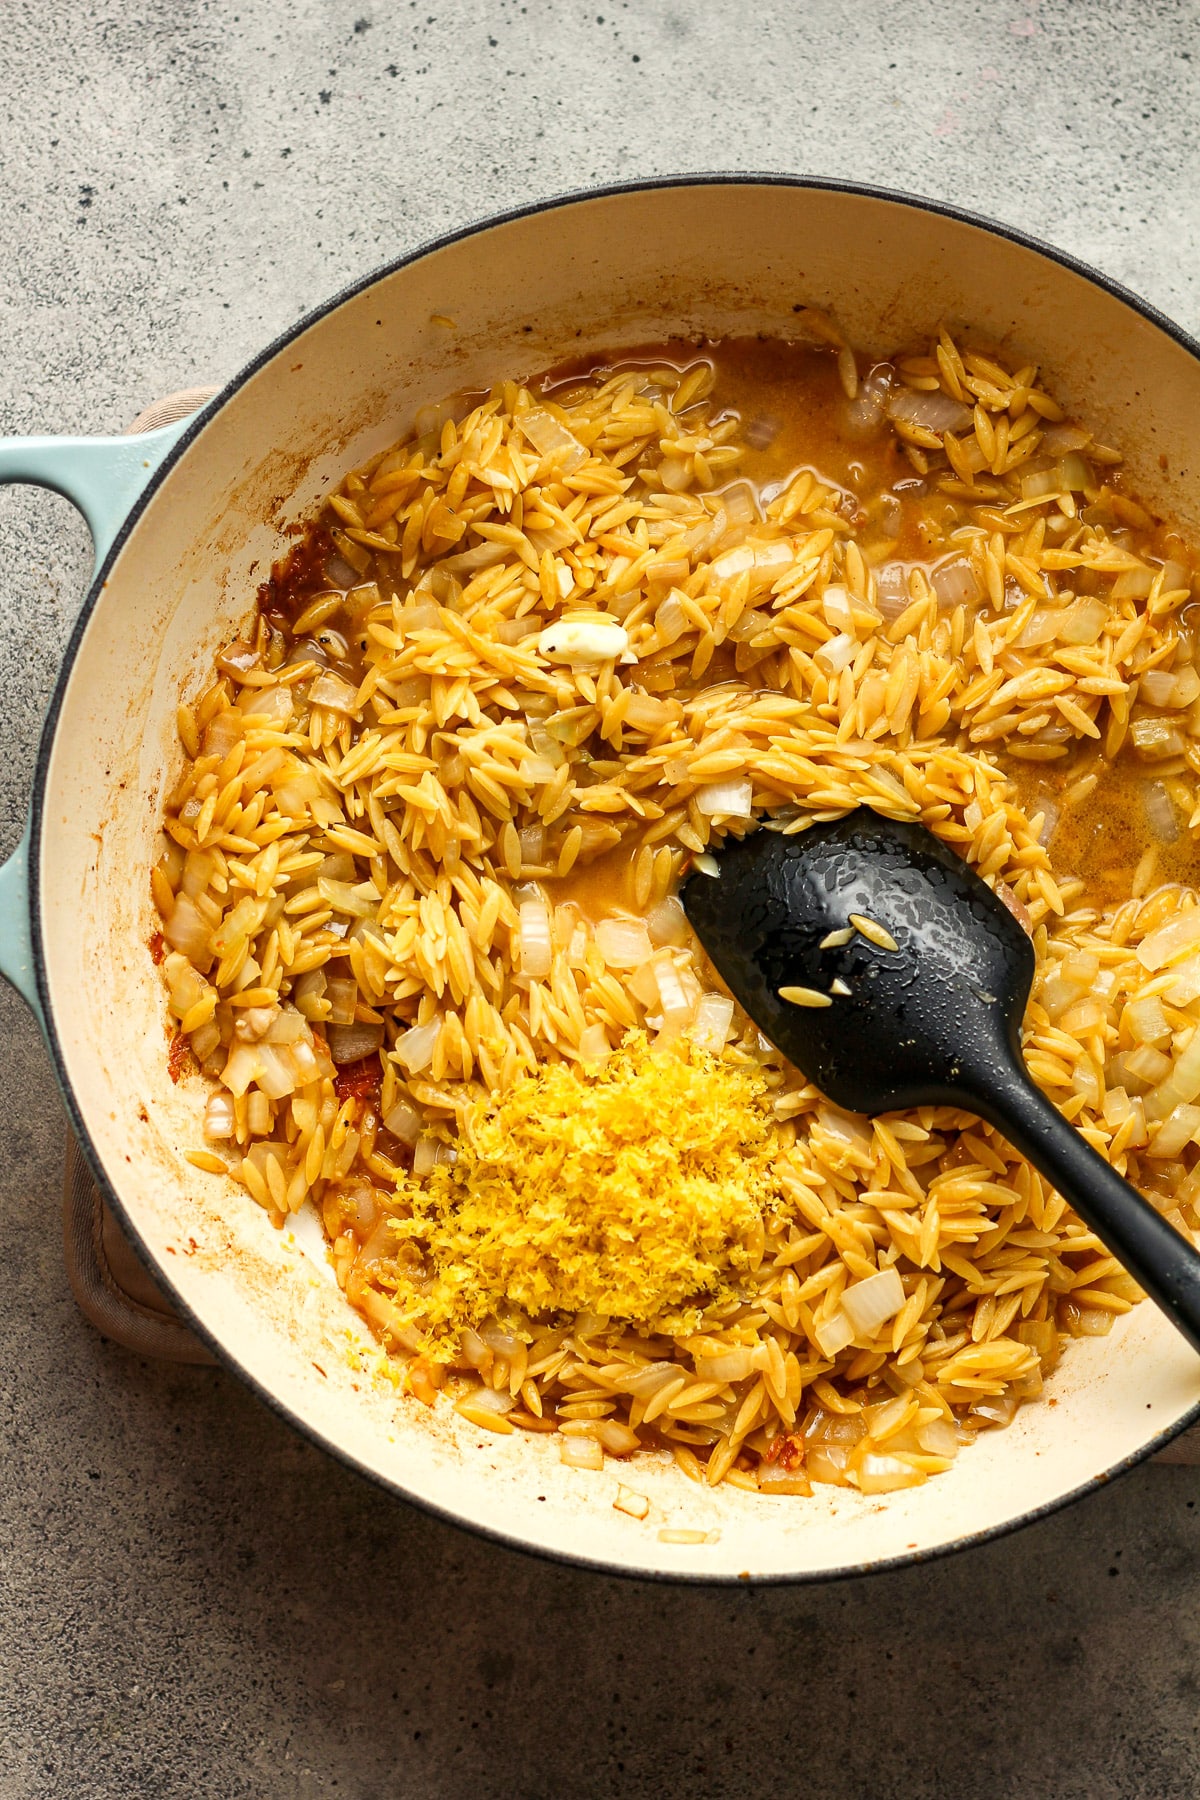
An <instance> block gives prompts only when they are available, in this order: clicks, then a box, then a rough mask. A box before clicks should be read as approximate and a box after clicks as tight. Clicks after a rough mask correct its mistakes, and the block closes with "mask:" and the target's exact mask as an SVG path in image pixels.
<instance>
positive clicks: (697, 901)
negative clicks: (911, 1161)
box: [680, 807, 1034, 1113]
mask: <svg viewBox="0 0 1200 1800" xmlns="http://www.w3.org/2000/svg"><path fill="white" fill-rule="evenodd" d="M716 861H717V864H718V867H719V870H720V873H719V875H717V876H716V877H713V876H711V875H705V874H702V873H700V872H698V871H697V872H694V873H693V874H692V875H690V876H689V877H688V879H687V881H686V882H685V883H684V886H683V888H682V890H681V893H680V898H681V900H682V902H683V907H684V911H685V912H686V913H687V916H688V920H689V922H690V923H691V926H692V929H693V930H694V931H695V933H696V936H697V937H698V938H699V939H700V942H701V944H702V945H703V946H704V949H705V950H706V951H707V953H708V956H709V958H710V959H711V961H712V963H713V964H714V966H715V967H716V969H717V971H718V973H719V974H720V975H721V977H722V979H723V980H724V981H725V983H726V985H727V986H728V988H729V991H730V993H732V994H733V995H734V997H735V998H736V999H737V1001H738V1002H739V1004H740V1005H741V1006H743V1007H744V1008H745V1010H746V1011H747V1012H748V1013H749V1015H750V1017H751V1018H752V1019H753V1020H754V1023H755V1024H756V1025H757V1026H758V1028H759V1030H760V1031H761V1032H762V1033H763V1034H764V1036H766V1037H768V1038H769V1039H770V1040H771V1042H772V1043H773V1044H774V1045H775V1046H776V1047H777V1048H778V1049H779V1050H781V1051H782V1052H783V1054H784V1055H785V1056H786V1057H787V1058H788V1059H789V1061H791V1062H793V1063H795V1064H796V1066H797V1067H798V1068H799V1069H801V1070H802V1071H803V1073H804V1074H805V1075H806V1076H807V1077H808V1079H809V1080H810V1081H812V1082H814V1083H815V1084H816V1086H817V1087H819V1088H820V1089H821V1090H822V1092H824V1093H825V1094H827V1095H828V1096H829V1098H830V1099H831V1100H833V1101H834V1102H835V1103H836V1104H837V1105H838V1106H843V1107H846V1108H847V1109H848V1110H850V1111H852V1112H863V1113H875V1112H887V1111H891V1110H892V1109H894V1108H898V1107H905V1106H916V1105H921V1104H926V1105H928V1104H942V1105H966V1104H969V1103H970V1102H971V1101H972V1100H975V1101H978V1100H979V1099H981V1098H985V1097H986V1094H987V1091H988V1088H989V1086H990V1085H991V1082H992V1080H993V1079H994V1078H995V1077H996V1076H998V1074H999V1072H1000V1070H1001V1069H1002V1068H1008V1069H1011V1067H1012V1059H1013V1057H1014V1055H1017V1056H1018V1057H1019V1050H1018V1042H1019V1036H1018V1034H1019V1031H1020V1024H1021V1018H1022V1015H1023V1013H1024V1010H1025V1003H1026V1001H1027V999H1028V997H1029V989H1030V985H1031V983H1032V980H1033V971H1034V955H1033V945H1032V943H1031V942H1030V940H1029V938H1028V936H1027V935H1026V933H1025V932H1024V930H1023V929H1022V928H1021V926H1020V924H1019V923H1018V921H1017V920H1016V918H1014V916H1013V914H1012V913H1011V912H1010V911H1009V909H1008V907H1006V906H1005V904H1004V902H1003V901H1002V900H1001V899H999V898H998V896H997V895H996V894H994V893H993V892H992V890H991V888H989V887H988V886H987V884H986V882H984V881H982V880H981V879H980V877H979V876H978V875H976V874H975V872H974V870H972V869H971V868H969V867H968V865H967V864H966V863H965V862H963V860H962V858H961V857H959V856H958V855H956V854H955V852H954V851H953V850H951V849H949V848H948V847H947V846H946V845H945V844H943V843H941V842H939V840H938V839H937V838H935V837H934V836H933V834H932V833H931V832H929V831H927V830H926V829H925V827H924V826H923V825H917V824H912V823H901V822H899V821H897V820H894V819H887V818H884V817H883V816H882V814H880V813H875V812H872V811H870V810H869V809H868V808H866V807H861V808H859V809H858V811H856V812H852V813H848V814H847V815H846V816H845V817H844V818H841V819H838V820H836V821H834V822H833V823H832V824H828V825H813V826H810V827H809V829H808V830H806V831H802V832H798V833H797V834H796V835H795V836H792V837H785V836H784V835H783V834H782V833H781V832H778V831H774V830H770V829H762V830H759V831H755V832H753V833H752V834H751V835H750V836H749V837H746V838H743V839H741V840H740V841H733V842H730V843H728V844H727V845H726V846H725V848H724V849H722V850H720V851H718V852H717V853H716ZM856 920H857V921H858V922H859V923H858V924H856V923H855V921H856ZM889 944H891V945H894V948H889V947H888V946H889ZM781 989H785V990H786V989H793V990H794V989H801V990H805V991H806V992H807V994H808V995H811V996H816V1001H815V1002H814V1003H810V1004H799V1003H797V999H795V998H793V999H790V1000H789V999H785V998H782V997H781V994H780V990H781ZM977 1110H982V1109H980V1108H977Z"/></svg>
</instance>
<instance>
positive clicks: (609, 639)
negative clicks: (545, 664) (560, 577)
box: [537, 616, 629, 663]
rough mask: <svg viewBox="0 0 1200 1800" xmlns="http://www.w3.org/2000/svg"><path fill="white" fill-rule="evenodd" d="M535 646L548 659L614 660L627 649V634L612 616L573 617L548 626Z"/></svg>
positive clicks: (561, 660)
mask: <svg viewBox="0 0 1200 1800" xmlns="http://www.w3.org/2000/svg"><path fill="white" fill-rule="evenodd" d="M537 647H538V653H539V655H541V656H544V657H545V658H546V659H547V661H549V662H562V663H602V662H615V661H616V660H617V658H618V657H619V656H622V655H624V653H625V651H626V650H628V648H629V633H628V632H627V631H626V629H625V627H624V626H623V625H618V624H617V622H616V621H615V619H604V618H600V617H590V618H582V617H578V616H574V617H569V618H566V619H559V620H557V621H556V622H555V623H554V624H553V625H547V627H546V629H545V630H544V631H543V632H541V633H540V634H539V636H538V641H537Z"/></svg>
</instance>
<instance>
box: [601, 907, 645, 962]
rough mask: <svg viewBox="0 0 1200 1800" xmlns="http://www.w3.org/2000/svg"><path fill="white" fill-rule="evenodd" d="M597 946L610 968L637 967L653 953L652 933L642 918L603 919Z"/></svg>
mask: <svg viewBox="0 0 1200 1800" xmlns="http://www.w3.org/2000/svg"><path fill="white" fill-rule="evenodd" d="M596 948H597V949H598V950H599V952H600V954H601V956H602V957H603V958H604V961H605V965H606V967H608V968H610V969H637V968H640V967H641V965H642V963H644V962H647V961H648V960H649V958H650V957H651V955H652V954H653V948H654V947H653V945H652V944H651V942H650V933H649V932H648V931H647V930H646V927H645V925H644V924H643V923H642V921H641V919H601V921H600V923H599V924H598V925H597V927H596Z"/></svg>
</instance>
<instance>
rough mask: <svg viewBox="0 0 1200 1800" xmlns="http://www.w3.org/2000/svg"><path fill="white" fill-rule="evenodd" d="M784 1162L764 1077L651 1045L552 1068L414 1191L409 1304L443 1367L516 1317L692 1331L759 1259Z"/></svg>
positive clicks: (488, 1112) (469, 1134) (405, 1292)
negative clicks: (475, 1333) (488, 1324)
mask: <svg viewBox="0 0 1200 1800" xmlns="http://www.w3.org/2000/svg"><path fill="white" fill-rule="evenodd" d="M772 1157H773V1150H772V1144H771V1138H770V1113H769V1109H768V1102H767V1090H766V1084H765V1082H764V1080H763V1078H762V1076H761V1075H760V1074H758V1073H757V1072H756V1071H755V1070H753V1069H750V1068H745V1067H741V1066H738V1065H736V1064H734V1063H732V1062H727V1061H724V1060H722V1059H720V1058H718V1057H714V1056H711V1055H709V1054H708V1053H707V1052H704V1051H701V1050H697V1049H696V1048H694V1047H693V1046H692V1045H690V1044H688V1043H686V1042H683V1041H679V1042H677V1043H675V1044H673V1045H670V1046H668V1047H665V1048H655V1049H651V1047H650V1046H649V1044H648V1043H647V1041H646V1038H645V1036H644V1034H642V1033H632V1034H631V1035H630V1036H629V1037H628V1038H627V1039H626V1041H625V1043H624V1045H623V1046H622V1048H621V1049H620V1050H618V1051H617V1052H616V1053H615V1054H614V1055H613V1056H611V1057H610V1058H609V1060H608V1061H607V1062H606V1063H604V1064H603V1065H602V1066H601V1067H599V1068H591V1069H586V1070H581V1069H579V1068H576V1067H574V1066H572V1065H569V1064H566V1063H554V1064H550V1065H548V1066H547V1067H545V1068H543V1069H542V1070H541V1071H540V1072H539V1073H538V1074H537V1075H534V1076H529V1077H527V1078H525V1079H523V1080H521V1081H519V1082H517V1083H516V1084H515V1085H514V1087H513V1088H512V1090H511V1091H510V1092H509V1093H508V1094H506V1095H505V1096H504V1097H503V1098H502V1099H500V1100H493V1101H488V1102H483V1103H481V1104H480V1105H479V1106H477V1108H476V1109H475V1111H474V1112H473V1113H472V1114H471V1115H469V1117H468V1119H467V1121H466V1126H465V1130H464V1133H463V1136H462V1138H461V1140H460V1143H459V1151H458V1160H457V1162H456V1163H455V1164H454V1165H453V1166H448V1165H444V1164H443V1165H439V1166H438V1167H437V1168H435V1169H434V1170H433V1172H432V1173H431V1175H430V1176H429V1177H428V1179H427V1180H426V1181H425V1182H423V1183H419V1182H416V1181H414V1180H412V1179H410V1178H406V1179H405V1180H404V1181H402V1182H401V1183H400V1184H399V1187H398V1190H397V1200H398V1202H399V1203H400V1210H401V1212H403V1211H406V1210H407V1211H409V1213H410V1216H409V1217H407V1218H404V1217H400V1218H397V1219H396V1220H395V1227H394V1228H395V1230H396V1232H397V1233H398V1235H399V1236H400V1237H401V1238H403V1239H407V1240H408V1241H409V1242H410V1243H412V1244H413V1246H414V1248H417V1249H419V1251H420V1253H421V1260H422V1263H423V1267H424V1276H423V1278H422V1279H420V1281H419V1283H417V1282H414V1283H413V1285H412V1286H409V1285H408V1283H407V1281H406V1280H405V1279H403V1278H402V1279H401V1282H400V1285H399V1287H398V1289H397V1292H396V1301H397V1303H398V1304H399V1305H400V1306H401V1307H402V1308H403V1309H404V1311H405V1314H406V1316H407V1317H408V1318H410V1319H411V1320H412V1321H413V1322H414V1323H415V1324H416V1325H417V1326H418V1327H419V1328H420V1329H421V1330H422V1331H423V1333H424V1334H425V1338H426V1342H427V1343H428V1345H429V1346H430V1347H431V1349H433V1350H435V1351H436V1352H438V1353H440V1354H441V1355H443V1356H444V1355H446V1354H451V1353H452V1352H453V1350H454V1348H455V1347H456V1345H457V1343H458V1340H459V1337H460V1334H461V1332H462V1330H463V1328H464V1327H467V1326H475V1325H478V1324H481V1323H482V1322H483V1321H485V1320H487V1319H489V1318H495V1317H500V1318H505V1317H507V1318H510V1319H511V1318H512V1317H513V1315H514V1313H519V1314H521V1315H524V1317H525V1318H526V1319H533V1318H539V1317H541V1318H545V1317H546V1316H548V1315H555V1314H561V1313H566V1314H580V1313H591V1314H598V1315H600V1316H601V1317H603V1318H606V1319H618V1320H627V1321H629V1322H630V1323H631V1324H635V1325H643V1326H644V1325H649V1324H651V1323H657V1324H658V1325H659V1326H660V1328H663V1329H670V1328H672V1327H674V1328H677V1329H683V1330H687V1329H689V1328H691V1329H694V1328H695V1322H696V1321H697V1320H698V1318H699V1315H700V1312H701V1310H702V1309H703V1308H705V1307H707V1306H711V1305H713V1304H718V1303H721V1302H724V1301H727V1300H735V1299H736V1297H737V1292H738V1283H739V1277H742V1276H744V1275H745V1274H746V1273H747V1272H748V1271H749V1270H750V1269H751V1268H752V1267H753V1266H754V1265H755V1263H756V1261H757V1259H758V1257H759V1256H761V1246H762V1241H763V1217H764V1213H765V1212H766V1211H767V1210H768V1209H769V1208H770V1206H771V1205H772V1202H773V1201H774V1199H775V1193H776V1190H775V1184H774V1181H773V1177H772Z"/></svg>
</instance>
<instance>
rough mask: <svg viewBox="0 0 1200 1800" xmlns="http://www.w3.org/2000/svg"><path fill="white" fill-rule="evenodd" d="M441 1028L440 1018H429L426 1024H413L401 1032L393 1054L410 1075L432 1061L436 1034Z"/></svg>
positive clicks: (418, 1072) (436, 1039)
mask: <svg viewBox="0 0 1200 1800" xmlns="http://www.w3.org/2000/svg"><path fill="white" fill-rule="evenodd" d="M441 1029H442V1021H441V1019H440V1018H434V1019H430V1020H429V1022H428V1024H425V1025H414V1026H413V1027H412V1028H411V1030H409V1031H405V1032H403V1033H402V1034H401V1035H400V1036H399V1037H398V1038H397V1039H396V1043H395V1048H394V1051H393V1054H394V1056H395V1058H396V1060H397V1062H400V1063H403V1065H404V1067H405V1068H406V1069H407V1070H408V1072H409V1074H410V1075H419V1074H420V1073H421V1072H422V1070H423V1069H427V1068H428V1067H429V1065H430V1063H431V1062H432V1061H433V1053H434V1050H435V1049H436V1048H437V1041H438V1036H439V1034H440V1032H441Z"/></svg>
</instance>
